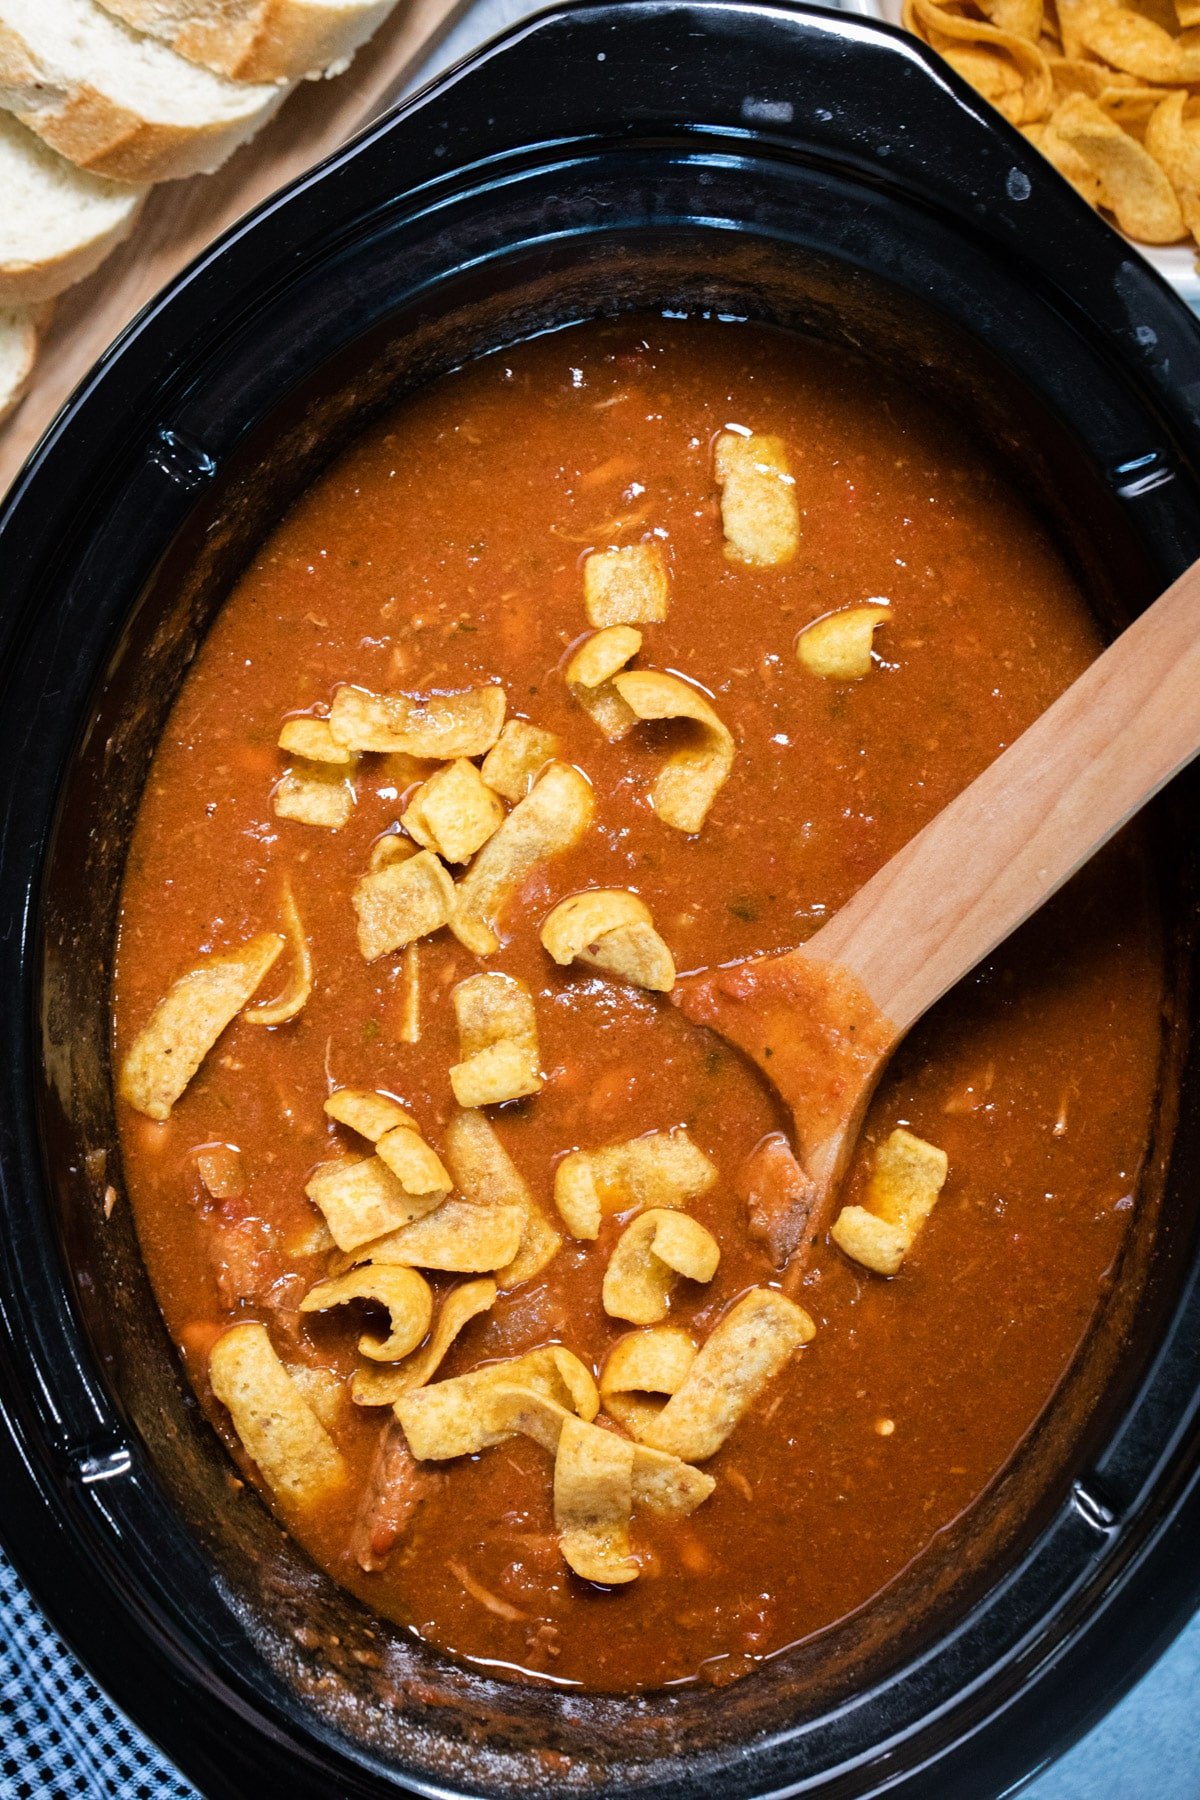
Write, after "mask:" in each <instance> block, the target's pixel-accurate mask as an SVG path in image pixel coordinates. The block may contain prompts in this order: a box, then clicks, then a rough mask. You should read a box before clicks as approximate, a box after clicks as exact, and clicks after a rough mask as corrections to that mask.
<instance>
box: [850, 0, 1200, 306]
mask: <svg viewBox="0 0 1200 1800" xmlns="http://www.w3.org/2000/svg"><path fill="white" fill-rule="evenodd" d="M854 10H856V11H858V12H861V13H863V14H864V15H866V16H867V17H870V18H878V19H882V20H883V21H884V22H885V23H887V24H890V25H900V26H903V28H904V29H905V30H906V31H910V32H912V33H913V35H914V36H915V37H917V38H919V39H920V40H921V41H922V43H925V44H928V45H929V46H930V48H931V49H933V50H935V51H936V52H937V53H938V55H939V56H941V57H943V58H944V59H945V61H946V62H947V63H948V64H949V65H950V67H951V68H952V69H954V70H955V72H956V73H957V74H958V75H960V76H961V77H962V78H963V79H964V80H965V81H967V82H969V83H970V85H971V86H972V87H973V88H974V89H975V90H976V92H977V93H979V94H981V95H982V96H983V98H984V99H985V100H987V101H988V103H989V104H990V105H992V106H994V107H995V108H996V110H997V111H998V112H1000V113H1001V114H1002V115H1003V116H1004V117H1005V118H1006V119H1007V120H1008V121H1009V123H1010V124H1012V125H1014V126H1015V127H1016V128H1017V130H1018V131H1020V132H1021V134H1022V136H1024V137H1026V138H1028V139H1029V141H1030V142H1031V143H1032V144H1035V145H1036V146H1037V148H1038V149H1039V150H1040V151H1041V153H1042V155H1043V156H1045V157H1046V159H1047V161H1049V162H1050V163H1052V164H1053V165H1054V167H1055V168H1056V169H1057V170H1058V172H1059V174H1060V175H1062V176H1063V177H1064V178H1065V179H1066V180H1067V181H1069V182H1070V183H1071V185H1072V187H1074V188H1075V190H1076V192H1077V193H1079V194H1081V195H1082V196H1083V198H1084V199H1085V200H1086V201H1087V202H1088V204H1089V205H1090V206H1094V207H1095V208H1096V209H1097V211H1098V212H1100V213H1102V214H1103V216H1104V217H1105V218H1106V219H1108V220H1109V222H1110V223H1111V224H1112V225H1114V226H1115V227H1116V228H1117V230H1119V231H1121V232H1123V233H1124V235H1125V236H1126V237H1127V238H1129V239H1130V240H1131V241H1132V242H1133V243H1134V244H1136V245H1137V247H1138V249H1139V250H1140V251H1141V253H1142V254H1143V255H1144V256H1145V257H1146V258H1147V259H1148V261H1150V262H1151V263H1152V264H1153V265H1154V267H1155V268H1156V269H1157V270H1158V272H1159V274H1160V275H1162V276H1164V277H1165V279H1166V280H1167V281H1169V282H1170V283H1171V285H1172V287H1174V288H1175V289H1176V291H1177V292H1178V293H1179V294H1180V296H1181V297H1182V298H1183V299H1184V300H1186V301H1187V302H1188V304H1189V305H1191V306H1194V307H1196V308H1198V309H1200V274H1198V273H1197V262H1196V259H1197V255H1198V254H1200V251H1198V246H1200V0H858V3H857V4H856V5H855V8H854Z"/></svg>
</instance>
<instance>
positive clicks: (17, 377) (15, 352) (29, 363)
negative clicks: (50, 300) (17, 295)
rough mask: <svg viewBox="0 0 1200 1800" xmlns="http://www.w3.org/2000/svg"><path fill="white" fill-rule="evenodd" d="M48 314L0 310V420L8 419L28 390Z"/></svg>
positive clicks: (22, 309) (18, 308) (26, 309)
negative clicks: (39, 340)
mask: <svg viewBox="0 0 1200 1800" xmlns="http://www.w3.org/2000/svg"><path fill="white" fill-rule="evenodd" d="M47 310H48V309H47V308H45V307H42V308H39V309H36V310H31V309H30V308H29V307H27V306H0V419H7V417H8V415H9V413H10V412H11V411H12V410H13V407H14V406H16V404H17V402H18V401H19V400H20V398H21V396H22V394H24V392H25V389H26V388H27V387H28V386H29V377H30V376H31V375H32V374H33V365H34V363H35V362H36V361H37V349H38V339H39V337H40V336H41V327H42V325H43V324H44V322H45V317H46V313H47Z"/></svg>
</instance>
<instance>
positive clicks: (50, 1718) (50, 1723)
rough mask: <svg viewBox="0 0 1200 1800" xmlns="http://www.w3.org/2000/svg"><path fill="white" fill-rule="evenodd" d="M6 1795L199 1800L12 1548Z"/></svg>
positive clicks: (4, 1651)
mask: <svg viewBox="0 0 1200 1800" xmlns="http://www.w3.org/2000/svg"><path fill="white" fill-rule="evenodd" d="M0 1800H199V1796H198V1795H197V1793H196V1790H195V1789H194V1788H192V1787H189V1786H188V1784H187V1782H186V1781H184V1779H183V1777H182V1776H181V1775H180V1774H179V1772H178V1770H176V1769H175V1768H173V1767H172V1765H171V1764H170V1763H169V1762H168V1761H167V1760H166V1758H165V1757H164V1756H161V1755H160V1754H159V1752H158V1751H157V1750H156V1749H155V1748H154V1747H153V1745H152V1744H150V1743H148V1742H147V1740H146V1739H145V1738H144V1737H143V1736H142V1734H141V1733H140V1732H139V1731H138V1730H137V1729H136V1728H135V1727H134V1726H132V1725H131V1724H130V1723H129V1720H128V1719H127V1718H125V1717H124V1715H123V1714H122V1713H119V1712H118V1711H117V1709H116V1707H115V1706H113V1705H112V1703H111V1701H109V1700H107V1699H106V1698H105V1697H104V1695H103V1694H102V1693H101V1692H100V1690H99V1688H98V1687H97V1686H96V1684H95V1682H94V1681H92V1680H91V1678H90V1677H89V1676H88V1675H86V1674H85V1673H84V1671H83V1669H81V1668H80V1666H79V1664H78V1663H77V1662H76V1661H75V1658H74V1657H73V1656H72V1655H71V1652H70V1651H69V1650H68V1649H67V1647H66V1645H65V1644H64V1643H63V1641H62V1639H61V1638H60V1637H59V1636H58V1634H57V1633H56V1632H54V1631H52V1630H51V1628H50V1626H49V1625H48V1624H47V1623H46V1621H45V1619H44V1618H43V1617H42V1615H41V1613H39V1612H38V1610H37V1608H36V1607H35V1606H34V1604H33V1601H32V1600H31V1599H30V1598H29V1595H28V1594H27V1593H26V1591H25V1588H24V1587H23V1586H22V1584H21V1582H20V1580H19V1578H18V1576H17V1574H16V1571H15V1570H14V1569H13V1566H12V1564H11V1563H10V1562H9V1560H8V1558H7V1557H6V1556H5V1555H4V1553H3V1551H0Z"/></svg>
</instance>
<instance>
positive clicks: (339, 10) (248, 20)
mask: <svg viewBox="0 0 1200 1800" xmlns="http://www.w3.org/2000/svg"><path fill="white" fill-rule="evenodd" d="M101 3H102V5H104V6H106V7H107V8H108V10H109V12H111V13H116V15H117V17H118V18H121V19H124V21H125V23H126V24H127V25H132V26H133V27H134V29H135V30H136V31H145V32H147V33H148V34H149V35H150V36H151V37H155V38H160V39H161V40H162V42H163V43H164V44H169V45H170V46H171V48H172V50H177V51H178V52H179V54H180V56H186V57H188V58H189V59H190V60H191V61H192V62H198V63H204V64H205V66H206V67H207V68H210V69H216V70H217V71H218V73H219V74H222V75H229V76H231V77H232V78H234V79H235V80H237V81H295V80H298V79H299V78H300V77H301V76H302V75H318V74H321V73H322V72H323V71H324V70H326V69H330V70H337V69H341V68H344V67H345V66H346V64H347V62H349V60H350V58H351V56H352V55H353V54H354V52H355V51H356V50H357V49H358V47H359V45H360V44H363V43H365V42H366V40H367V39H368V38H369V37H370V36H371V33H372V32H373V31H374V30H375V29H376V27H377V26H379V25H381V24H382V23H383V21H384V19H385V18H386V17H387V15H388V13H390V12H391V10H392V7H393V6H394V5H395V3H396V0H101Z"/></svg>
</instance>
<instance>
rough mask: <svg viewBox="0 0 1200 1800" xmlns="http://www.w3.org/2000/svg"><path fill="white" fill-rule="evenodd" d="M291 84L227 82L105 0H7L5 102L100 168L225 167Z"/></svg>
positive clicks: (168, 174) (80, 160) (66, 152)
mask: <svg viewBox="0 0 1200 1800" xmlns="http://www.w3.org/2000/svg"><path fill="white" fill-rule="evenodd" d="M286 91H287V90H286V88H284V87H282V86H272V85H263V84H255V85H250V84H247V83H242V82H234V81H225V80H224V79H223V78H222V77H221V76H220V75H214V74H213V73H212V71H211V70H209V69H201V68H198V67H197V66H196V64H195V63H190V62H187V61H186V60H185V59H184V58H183V57H182V56H176V55H175V53H174V51H173V50H168V49H167V47H166V45H165V44H159V43H156V42H155V40H154V39H153V38H147V37H141V36H139V34H138V33H137V32H136V31H130V29H129V27H128V26H127V25H123V24H122V23H121V22H120V20H119V19H114V18H113V17H112V16H111V15H110V14H109V13H106V12H105V11H104V9H103V7H101V6H98V5H96V3H95V0H0V107H3V108H5V109H6V110H7V111H9V112H12V113H15V114H16V115H17V117H18V118H19V119H20V120H21V121H22V123H23V124H25V125H28V126H29V127H30V129H31V130H33V131H36V132H37V134H38V136H39V137H40V138H44V139H45V141H46V143H48V144H49V145H51V147H52V148H53V149H55V150H58V151H60V152H61V153H62V155H63V156H66V157H69V159H70V160H71V162H73V163H77V164H78V165H79V167H80V168H81V169H91V170H92V171H93V172H94V173H96V174H98V175H108V176H111V177H113V178H114V179H116V180H118V181H167V180H170V179H172V178H173V177H175V176H178V175H194V174H196V173H198V172H199V171H200V170H208V169H215V168H216V167H217V165H218V164H219V163H222V162H224V160H225V158H226V157H227V156H228V155H229V153H230V152H231V151H232V150H234V149H236V147H237V145H238V144H240V143H242V142H243V141H244V140H245V139H246V138H248V137H250V136H251V135H252V133H253V132H255V131H257V130H258V128H259V126H260V125H262V124H263V123H264V121H265V120H267V119H268V118H270V116H271V114H272V113H273V112H274V110H275V108H276V107H277V106H278V105H279V102H280V100H281V99H282V98H283V96H284V94H285V93H286Z"/></svg>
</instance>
